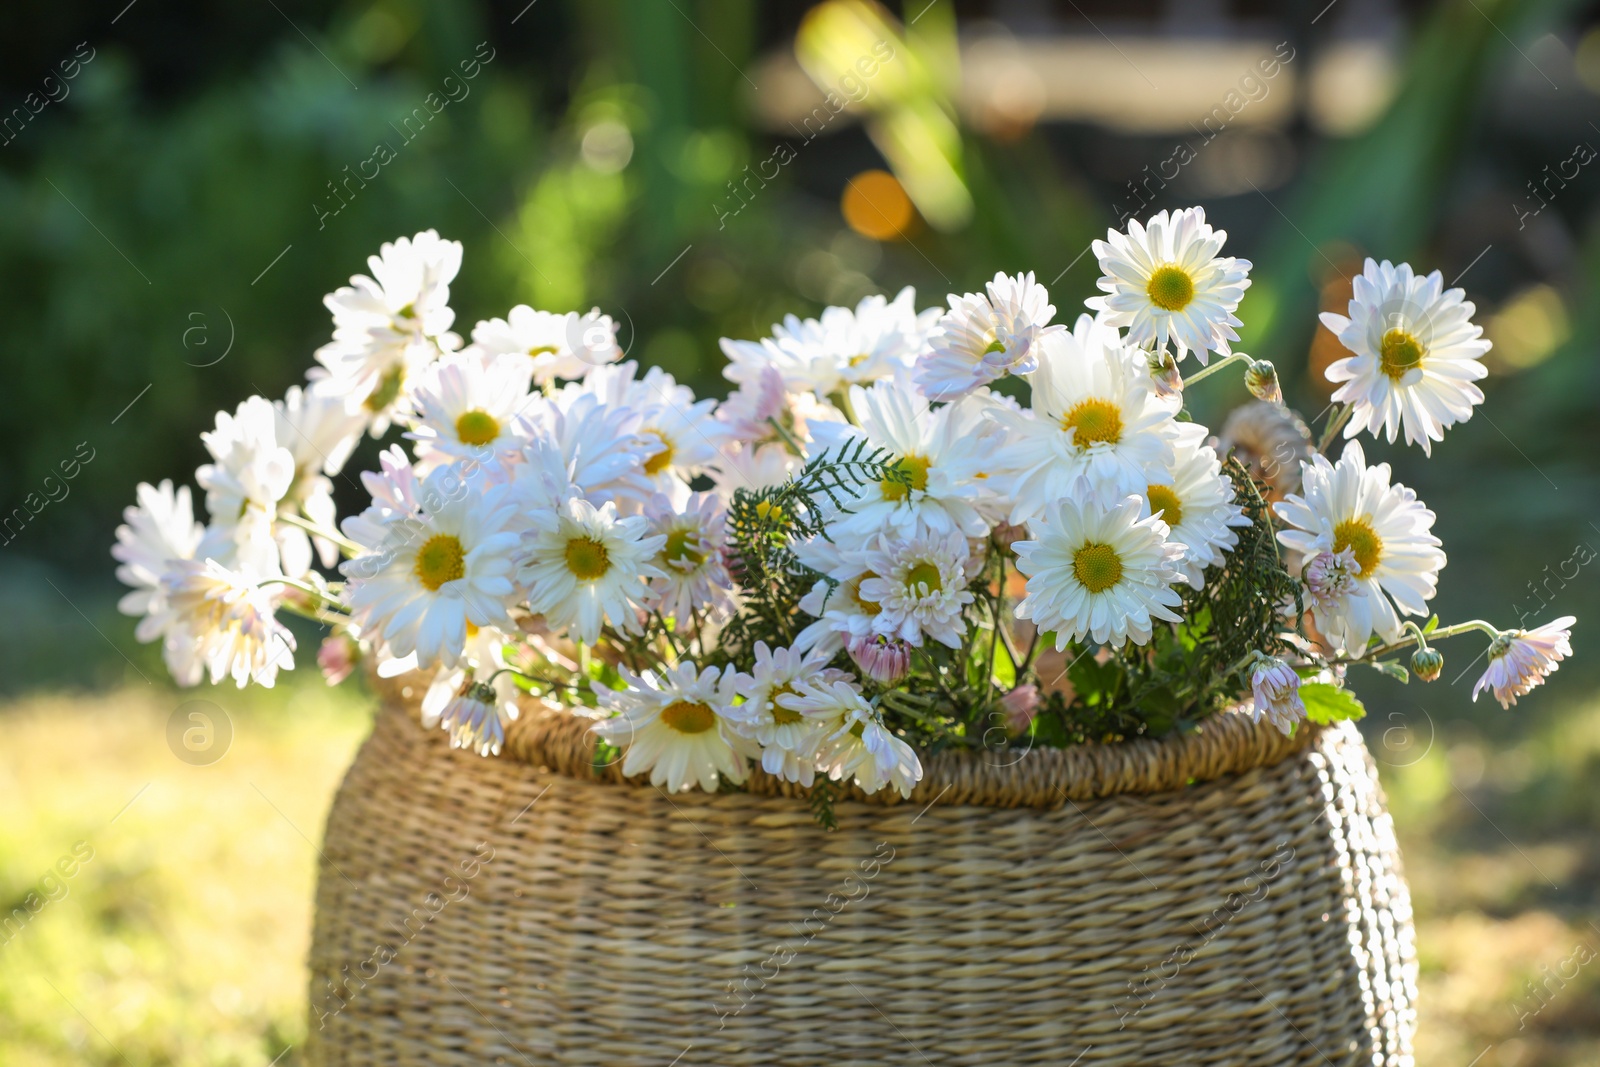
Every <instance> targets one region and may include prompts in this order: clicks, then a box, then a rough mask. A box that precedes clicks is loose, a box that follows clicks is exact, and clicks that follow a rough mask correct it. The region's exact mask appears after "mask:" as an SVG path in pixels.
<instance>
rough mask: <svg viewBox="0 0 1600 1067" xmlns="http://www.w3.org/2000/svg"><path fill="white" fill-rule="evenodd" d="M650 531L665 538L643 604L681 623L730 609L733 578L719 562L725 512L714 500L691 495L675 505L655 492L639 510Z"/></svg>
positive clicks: (722, 613)
mask: <svg viewBox="0 0 1600 1067" xmlns="http://www.w3.org/2000/svg"><path fill="white" fill-rule="evenodd" d="M645 517H646V518H648V519H649V520H650V531H651V532H652V533H655V534H660V535H661V536H662V537H663V538H665V541H664V542H663V543H662V546H661V551H660V552H659V553H657V555H656V558H655V565H656V568H657V569H658V570H659V571H660V572H661V577H659V578H652V579H650V595H649V603H651V604H652V605H654V606H655V607H656V609H657V610H658V611H660V612H661V614H662V616H663V617H664V618H668V619H676V620H678V622H679V623H680V624H687V622H688V620H689V619H691V618H693V617H694V614H695V613H696V612H704V613H706V615H707V616H708V617H709V618H712V619H717V618H721V617H722V616H723V615H726V614H727V613H728V612H730V611H731V610H732V608H733V604H734V601H733V581H732V580H731V579H730V578H729V577H728V568H727V566H726V565H725V564H724V563H723V559H722V548H723V544H724V533H723V528H724V525H725V523H726V521H727V516H726V515H725V514H724V512H723V510H722V505H721V504H720V503H719V502H718V500H717V498H716V497H715V496H714V495H712V494H709V493H692V494H690V496H689V499H688V501H687V503H685V504H684V505H683V507H681V508H678V507H674V506H673V505H672V502H671V501H670V500H668V499H667V498H666V497H665V496H657V497H656V498H655V499H654V500H652V501H651V502H650V506H649V507H648V508H646V509H645Z"/></svg>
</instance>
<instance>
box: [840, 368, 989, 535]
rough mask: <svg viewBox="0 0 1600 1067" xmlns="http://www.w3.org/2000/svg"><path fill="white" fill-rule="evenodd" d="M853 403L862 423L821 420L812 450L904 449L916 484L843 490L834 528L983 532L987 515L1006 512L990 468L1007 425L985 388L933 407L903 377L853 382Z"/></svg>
mask: <svg viewBox="0 0 1600 1067" xmlns="http://www.w3.org/2000/svg"><path fill="white" fill-rule="evenodd" d="M850 404H851V407H852V408H853V409H854V410H855V414H856V418H857V419H858V420H860V423H861V425H860V428H859V429H857V428H856V427H852V426H849V425H847V424H843V423H819V424H818V425H817V426H816V427H815V428H814V429H815V433H816V441H815V443H814V444H813V445H812V447H811V449H810V453H811V455H812V456H813V457H817V456H821V455H822V454H823V453H824V452H827V453H830V454H832V455H834V456H838V455H840V454H841V453H840V450H841V449H843V448H845V447H846V446H850V445H852V444H853V443H854V442H858V441H865V442H866V444H867V446H868V448H867V451H866V452H863V455H867V454H870V452H871V451H872V450H874V449H881V450H882V451H883V452H886V453H888V454H889V455H892V456H896V457H898V462H899V467H900V471H901V472H902V473H903V474H904V475H905V476H906V478H907V479H908V480H909V482H910V484H909V485H907V484H904V483H902V482H900V481H897V480H893V479H887V478H886V479H884V480H882V481H879V482H869V483H867V484H866V485H861V486H853V487H851V488H852V489H853V490H854V494H855V495H854V496H853V497H844V496H842V495H841V502H842V503H843V504H844V507H845V510H844V511H843V512H838V511H833V513H832V514H830V516H829V519H828V523H829V531H830V536H834V537H844V538H847V539H850V538H856V537H866V536H870V535H871V534H873V533H876V532H877V531H879V530H893V531H895V532H896V533H897V534H899V535H900V536H910V535H911V534H913V533H914V532H915V531H917V530H919V529H929V530H933V531H935V532H938V533H945V532H948V531H951V530H957V531H960V532H961V533H963V534H965V535H966V536H968V537H982V536H983V535H984V534H985V533H987V532H988V529H989V522H988V521H987V520H988V519H989V518H999V513H1000V511H1001V510H1002V509H1001V507H1000V504H999V501H998V499H997V497H996V495H995V493H994V490H993V488H992V487H991V485H990V480H989V475H990V472H991V471H992V470H993V469H994V464H995V463H996V462H997V461H998V457H999V454H1000V453H1001V451H1002V448H1001V442H1002V439H1003V437H1004V431H1003V430H1002V429H1001V427H1000V426H999V424H998V423H996V422H994V421H992V420H991V419H990V418H988V417H987V414H986V413H987V412H989V411H992V410H998V408H999V405H998V404H995V403H993V402H991V401H990V400H989V398H988V397H987V396H986V395H985V396H981V397H980V396H973V397H967V398H964V399H962V400H960V401H957V402H956V403H953V404H946V405H944V406H942V407H940V408H938V409H937V410H932V409H930V407H929V405H928V402H927V401H926V400H924V399H923V398H922V397H920V396H918V395H917V394H916V393H915V392H913V391H912V389H911V386H910V383H909V382H908V381H906V380H905V379H904V378H901V379H900V380H899V381H897V382H879V383H877V384H876V385H874V386H872V387H871V388H870V389H863V388H861V387H860V386H851V388H850ZM853 453H854V448H851V449H850V454H853ZM830 510H832V509H831V508H830Z"/></svg>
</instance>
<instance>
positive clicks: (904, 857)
mask: <svg viewBox="0 0 1600 1067" xmlns="http://www.w3.org/2000/svg"><path fill="white" fill-rule="evenodd" d="M412 688H413V687H412V686H411V685H408V684H407V682H406V680H404V679H402V680H398V681H397V682H395V683H392V684H390V685H388V686H387V687H386V692H385V694H384V701H383V708H382V710H381V711H380V713H379V715H378V721H377V724H376V727H375V729H374V732H373V734H372V737H371V738H370V739H369V740H368V741H367V742H366V744H365V745H364V746H363V747H362V749H361V752H360V754H359V755H358V756H357V758H356V761H355V764H354V765H353V766H352V767H351V769H350V772H349V774H348V775H347V777H346V779H345V782H344V785H343V786H342V788H341V789H340V791H339V794H338V797H337V798H336V800H335V802H334V806H333V810H332V812H331V813H330V815H329V819H328V828H327V837H326V842H325V844H324V846H323V858H322V863H321V869H320V875H319V884H318V890H317V913H316V920H315V930H314V935H313V944H312V950H311V972H312V982H311V1024H310V1026H311V1040H310V1043H309V1050H308V1051H309V1056H310V1060H311V1062H312V1063H314V1064H320V1065H327V1067H334V1065H340V1067H342V1065H360V1067H368V1065H371V1067H380V1065H381V1067H411V1065H421V1064H432V1065H455V1064H463V1065H465V1064H473V1065H479V1064H493V1063H504V1064H526V1065H529V1067H546V1065H551V1064H574V1065H576V1064H583V1065H601V1067H613V1065H615V1067H624V1065H627V1067H633V1065H639V1067H645V1065H648V1067H668V1065H677V1064H681V1065H683V1067H688V1065H691V1064H714V1065H718V1067H747V1065H758V1064H760V1065H766V1064H784V1065H795V1067H799V1065H805V1067H809V1065H819V1067H820V1065H828V1067H844V1065H867V1064H872V1065H877V1064H897V1065H898V1064H911V1063H915V1064H932V1065H937V1067H945V1065H954V1064H971V1065H983V1067H993V1065H1002V1064H1030V1065H1031V1064H1055V1065H1061V1067H1067V1065H1069V1064H1078V1065H1085V1067H1087V1065H1090V1064H1118V1065H1129V1067H1132V1065H1135V1064H1137V1065H1140V1067H1147V1065H1149V1064H1153V1063H1172V1064H1176V1063H1182V1064H1185V1065H1188V1067H1209V1065H1213V1064H1215V1065H1221V1064H1240V1065H1245V1064H1248V1065H1257V1064H1272V1065H1277V1064H1305V1065H1313V1064H1315V1065H1324V1064H1333V1065H1336V1067H1346V1065H1350V1067H1353V1065H1356V1064H1363V1065H1384V1067H1409V1065H1410V1064H1411V1062H1412V1055H1411V1051H1412V1050H1411V1043H1412V1035H1413V1033H1414V1031H1415V1027H1416V1008H1415V1004H1416V970H1417V965H1416V955H1415V947H1414V939H1413V932H1412V925H1411V907H1410V899H1409V896H1408V894H1407V890H1406V886H1405V882H1404V879H1403V877H1402V875H1401V871H1400V858H1399V854H1398V851H1397V848H1396V845H1395V838H1394V831H1393V825H1392V822H1391V820H1390V817H1389V815H1388V813H1387V812H1386V811H1385V809H1384V803H1383V796H1382V793H1381V791H1380V790H1379V788H1378V784H1377V777H1376V773H1375V768H1374V767H1373V764H1372V760H1371V757H1370V756H1369V755H1368V753H1367V750H1366V748H1365V746H1364V745H1363V743H1362V741H1361V737H1360V735H1359V733H1358V732H1357V731H1356V730H1355V729H1354V727H1352V726H1351V725H1350V724H1348V723H1345V724H1341V725H1339V726H1337V727H1331V728H1325V729H1310V730H1301V731H1299V732H1298V734H1297V736H1296V737H1295V738H1293V739H1286V738H1283V737H1282V736H1281V735H1279V734H1278V733H1277V732H1276V731H1275V730H1273V729H1271V728H1270V727H1267V726H1265V725H1264V724H1263V725H1262V726H1257V725H1255V724H1253V723H1251V722H1250V720H1249V718H1248V717H1247V716H1244V715H1240V714H1224V715H1222V716H1219V717H1217V718H1215V719H1213V720H1211V721H1210V722H1208V723H1207V724H1206V725H1205V727H1204V728H1203V730H1202V731H1201V732H1200V733H1198V734H1195V735H1189V736H1185V737H1180V738H1170V739H1166V740H1162V741H1137V742H1131V743H1127V744H1119V745H1106V746H1086V747H1083V748H1078V749H1067V750H1049V751H1035V752H1027V753H1022V752H1010V753H1007V752H998V753H996V752H985V753H971V752H946V753H942V754H940V755H938V756H936V757H934V758H932V759H931V760H928V761H926V765H927V775H926V777H925V779H924V781H923V782H922V784H921V785H920V786H919V787H918V789H917V792H916V793H915V794H914V795H913V797H912V798H911V799H910V800H909V801H900V800H899V798H898V797H897V796H896V797H894V798H893V799H892V801H891V800H886V799H885V798H882V797H874V798H872V799H871V801H870V802H869V801H867V800H865V798H861V797H855V798H853V799H847V798H841V799H840V800H839V802H838V804H837V808H836V813H837V817H838V823H839V826H838V829H837V831H835V832H832V833H828V832H824V831H823V830H822V829H821V828H819V827H818V826H817V825H816V823H815V821H814V819H813V817H812V815H811V813H810V811H809V810H808V808H807V806H806V804H805V802H804V801H803V800H799V799H797V798H795V797H793V796H785V795H781V794H784V793H788V792H791V789H790V787H788V786H786V784H785V783H782V782H778V781H774V780H773V779H770V778H767V777H765V776H762V775H760V774H759V773H758V774H756V775H755V776H754V777H753V778H752V780H751V782H750V783H749V788H748V791H745V792H732V793H723V794H714V795H708V794H705V793H701V792H697V791H691V792H687V793H681V794H676V795H671V796H669V795H667V794H666V793H664V792H662V791H660V790H657V789H654V788H651V787H649V786H648V785H647V784H641V783H639V782H638V781H635V780H623V779H622V778H621V775H620V773H619V772H618V771H617V770H616V769H615V768H611V769H608V770H606V771H603V772H600V773H599V774H596V773H595V772H594V771H593V770H592V769H591V766H592V758H593V757H592V753H593V742H592V740H591V739H590V736H589V735H588V734H587V733H586V728H587V725H588V724H587V721H586V720H583V719H580V718H577V717H575V716H572V715H570V714H568V713H566V712H564V711H561V710H560V709H557V708H553V707H548V706H541V705H534V704H529V705H527V706H526V707H525V708H524V711H523V715H522V717H521V718H520V719H519V720H518V721H517V722H516V723H515V724H513V728H512V730H511V732H510V736H509V737H508V742H507V749H506V752H505V754H504V755H502V756H501V757H500V758H499V759H489V760H484V759H480V758H479V757H477V756H473V755H469V754H466V753H461V752H453V751H451V750H450V749H449V748H448V745H447V742H446V738H445V736H444V734H443V732H442V731H438V730H431V731H428V730H424V729H423V728H422V727H421V726H420V725H419V723H418V722H417V713H416V709H415V706H414V701H413V700H412V699H411V698H412V697H414V696H415V695H417V694H415V693H413V692H412Z"/></svg>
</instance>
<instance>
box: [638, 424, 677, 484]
mask: <svg viewBox="0 0 1600 1067" xmlns="http://www.w3.org/2000/svg"><path fill="white" fill-rule="evenodd" d="M639 432H640V433H647V434H649V435H651V436H652V437H654V438H655V439H656V440H657V441H660V442H661V451H659V452H657V453H656V454H655V455H653V456H651V457H650V458H649V459H647V460H645V461H644V472H645V473H646V474H650V475H656V474H660V473H661V472H662V471H664V470H666V469H667V468H668V467H669V466H671V465H672V453H673V448H672V442H671V441H668V440H667V438H666V436H665V435H664V434H663V433H662V432H661V431H660V430H641V431H639Z"/></svg>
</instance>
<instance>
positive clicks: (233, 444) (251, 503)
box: [195, 396, 295, 573]
mask: <svg viewBox="0 0 1600 1067" xmlns="http://www.w3.org/2000/svg"><path fill="white" fill-rule="evenodd" d="M277 423H278V415H277V412H276V411H275V410H274V408H273V406H272V404H271V403H269V402H268V401H267V400H266V399H264V398H263V397H259V396H253V397H251V398H250V399H248V400H246V401H245V402H244V403H242V404H240V405H239V407H238V409H237V410H236V411H235V412H234V413H233V414H232V415H229V414H228V413H227V412H226V411H219V412H217V424H216V429H214V430H211V431H209V432H206V433H203V434H201V435H200V439H201V440H202V441H204V442H205V446H206V451H208V452H210V453H211V458H212V460H213V462H211V463H207V464H205V465H204V466H202V467H201V468H200V469H199V470H197V471H196V472H195V480H196V481H198V482H199V483H200V487H201V488H202V489H204V490H205V491H206V511H207V512H209V513H210V515H211V521H212V524H213V525H214V526H216V527H217V528H218V530H219V531H223V532H225V533H226V535H227V536H228V537H229V538H231V540H232V541H233V544H234V546H235V549H236V555H237V558H238V559H240V560H243V561H246V562H248V563H249V564H250V565H251V566H253V567H255V568H256V569H257V570H258V571H261V572H262V573H267V572H270V571H273V570H276V569H277V566H278V562H277V558H278V547H277V543H276V541H274V540H273V534H274V532H275V531H274V530H273V519H275V518H276V517H277V514H278V504H279V502H280V501H282V500H283V499H284V497H285V496H286V495H287V494H288V492H289V487H290V485H291V484H293V482H294V476H295V459H294V453H293V452H291V451H289V449H287V448H285V447H283V445H282V444H280V443H279V441H278V427H277Z"/></svg>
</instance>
